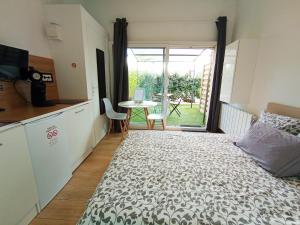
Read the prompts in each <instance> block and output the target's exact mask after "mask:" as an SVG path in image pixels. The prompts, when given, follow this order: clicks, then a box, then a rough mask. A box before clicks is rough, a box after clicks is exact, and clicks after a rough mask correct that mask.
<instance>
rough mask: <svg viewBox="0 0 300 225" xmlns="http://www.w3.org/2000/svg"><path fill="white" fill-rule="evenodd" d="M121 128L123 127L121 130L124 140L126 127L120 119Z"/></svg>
mask: <svg viewBox="0 0 300 225" xmlns="http://www.w3.org/2000/svg"><path fill="white" fill-rule="evenodd" d="M119 122H120V128H121V132H122V140H123V139H124V127H123V124H122V121H121V120H120V121H119Z"/></svg>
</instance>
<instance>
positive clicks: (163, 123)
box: [161, 120, 166, 130]
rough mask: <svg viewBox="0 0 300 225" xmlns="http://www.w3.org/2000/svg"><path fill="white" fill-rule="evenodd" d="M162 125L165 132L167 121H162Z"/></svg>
mask: <svg viewBox="0 0 300 225" xmlns="http://www.w3.org/2000/svg"><path fill="white" fill-rule="evenodd" d="M161 124H162V127H163V130H165V129H166V125H165V120H161Z"/></svg>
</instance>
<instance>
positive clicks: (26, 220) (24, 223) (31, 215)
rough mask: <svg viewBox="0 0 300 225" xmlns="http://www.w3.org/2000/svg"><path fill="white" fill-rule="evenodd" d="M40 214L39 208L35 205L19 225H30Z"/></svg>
mask: <svg viewBox="0 0 300 225" xmlns="http://www.w3.org/2000/svg"><path fill="white" fill-rule="evenodd" d="M37 214H38V209H37V206H36V205H35V206H34V207H33V208H32V209H31V210H30V211H29V212H28V213H27V214H26V215H25V216H24V217H23V219H22V221H21V222H20V223H18V225H28V224H30V222H31V221H32V220H33V219H34V217H36V215H37Z"/></svg>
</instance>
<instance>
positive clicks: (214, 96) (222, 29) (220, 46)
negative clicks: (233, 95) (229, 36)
mask: <svg viewBox="0 0 300 225" xmlns="http://www.w3.org/2000/svg"><path fill="white" fill-rule="evenodd" d="M216 25H217V30H218V42H217V52H216V59H215V69H214V78H213V84H212V92H211V99H210V106H209V114H208V121H207V127H206V129H207V131H208V132H212V133H216V132H218V130H219V117H220V108H221V102H220V101H219V98H220V91H221V82H222V72H223V64H224V55H225V48H226V27H227V17H226V16H222V17H219V18H218V19H217V21H216Z"/></svg>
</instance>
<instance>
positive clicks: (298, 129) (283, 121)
mask: <svg viewBox="0 0 300 225" xmlns="http://www.w3.org/2000/svg"><path fill="white" fill-rule="evenodd" d="M259 121H260V122H263V123H265V124H268V125H270V126H271V127H274V128H277V129H279V130H283V131H286V132H288V133H290V134H293V135H298V134H300V119H297V118H292V117H289V116H283V115H278V114H275V113H269V112H262V113H261V114H260V117H259Z"/></svg>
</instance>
